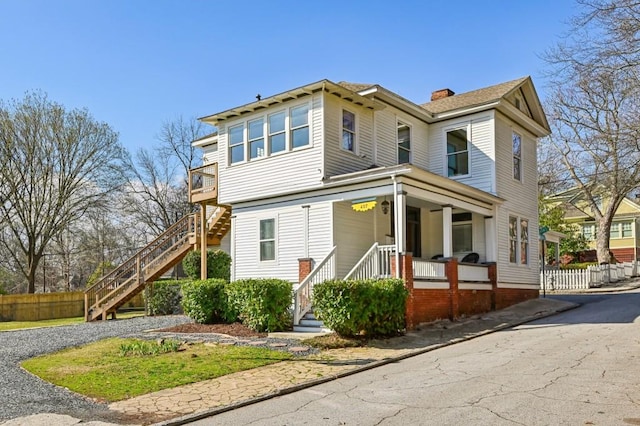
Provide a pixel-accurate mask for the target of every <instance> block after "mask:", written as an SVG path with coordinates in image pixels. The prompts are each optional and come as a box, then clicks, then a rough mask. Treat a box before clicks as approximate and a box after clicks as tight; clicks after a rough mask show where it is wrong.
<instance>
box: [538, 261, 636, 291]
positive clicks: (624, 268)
mask: <svg viewBox="0 0 640 426" xmlns="http://www.w3.org/2000/svg"><path fill="white" fill-rule="evenodd" d="M636 275H638V262H637V261H636V262H625V263H618V264H615V265H600V266H597V265H596V266H589V267H588V268H587V269H552V270H545V271H544V274H543V273H542V272H540V289H541V290H542V289H543V288H546V290H547V291H554V290H586V289H588V288H591V287H600V286H602V285H603V284H607V283H616V282H618V281H621V280H624V279H627V278H630V277H633V276H636Z"/></svg>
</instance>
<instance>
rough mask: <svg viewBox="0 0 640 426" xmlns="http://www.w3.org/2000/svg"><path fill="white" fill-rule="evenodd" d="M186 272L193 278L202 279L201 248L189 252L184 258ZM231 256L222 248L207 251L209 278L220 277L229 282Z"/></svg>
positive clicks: (183, 265)
mask: <svg viewBox="0 0 640 426" xmlns="http://www.w3.org/2000/svg"><path fill="white" fill-rule="evenodd" d="M182 267H183V268H184V273H185V274H187V276H188V277H189V278H191V279H192V280H199V279H200V250H195V251H191V252H189V253H187V255H186V256H185V258H184V259H183V260H182ZM230 277H231V256H229V254H228V253H225V252H224V251H222V250H208V251H207V278H219V279H222V280H225V281H226V282H229V278H230Z"/></svg>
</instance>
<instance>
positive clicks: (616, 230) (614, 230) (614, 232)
mask: <svg viewBox="0 0 640 426" xmlns="http://www.w3.org/2000/svg"><path fill="white" fill-rule="evenodd" d="M620 225H621V224H620V223H612V224H611V231H610V232H609V238H620Z"/></svg>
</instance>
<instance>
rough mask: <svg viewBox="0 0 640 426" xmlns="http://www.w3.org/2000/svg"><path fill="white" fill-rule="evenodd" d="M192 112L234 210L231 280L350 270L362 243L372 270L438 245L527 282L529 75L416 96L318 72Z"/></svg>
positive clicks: (531, 152)
mask: <svg viewBox="0 0 640 426" xmlns="http://www.w3.org/2000/svg"><path fill="white" fill-rule="evenodd" d="M201 120H202V121H203V122H205V123H208V124H211V125H212V126H215V127H216V128H217V133H215V134H213V135H210V136H209V137H206V138H203V139H201V140H199V141H196V142H195V145H196V146H200V147H202V148H203V150H204V161H205V168H207V166H209V170H214V169H212V168H211V166H212V165H213V164H216V165H217V166H216V167H215V171H214V172H211V174H210V175H209V177H210V178H213V176H214V175H215V179H216V180H217V185H216V186H217V188H216V189H217V204H218V205H224V206H227V207H228V208H230V211H231V226H230V232H228V233H227V234H226V235H225V236H224V238H223V239H222V247H223V248H224V249H225V250H228V251H229V252H230V254H231V256H232V259H233V264H232V279H240V278H255V277H277V278H282V279H286V280H289V281H291V282H292V283H294V285H297V284H299V282H300V281H301V280H300V278H301V274H302V275H303V276H306V275H307V273H308V272H309V270H313V269H317V267H318V266H324V265H325V264H326V263H328V262H329V261H330V262H331V264H332V265H333V266H331V267H327V266H325V269H327V270H328V272H327V271H325V272H324V275H327V274H328V276H334V277H337V278H343V277H345V276H349V277H351V276H354V273H355V272H356V271H352V269H353V268H354V266H356V264H358V262H360V261H364V260H363V256H364V255H365V254H366V253H369V257H370V260H369V264H370V265H372V266H370V268H375V270H374V272H373V274H374V275H375V274H378V275H381V274H384V272H385V271H384V268H385V267H384V264H385V261H387V259H388V261H389V262H391V263H393V262H395V261H396V260H397V259H395V257H396V256H397V255H399V254H403V253H411V254H412V256H413V259H414V261H416V262H419V261H420V260H424V261H425V263H424V264H423V265H422V266H421V265H420V264H419V263H416V267H417V269H418V270H414V275H416V276H417V275H420V276H424V278H426V279H428V278H429V276H430V274H432V273H433V268H431V267H430V266H429V262H430V261H432V260H435V259H440V258H451V257H457V258H458V260H463V259H464V260H465V261H471V262H478V263H487V262H495V264H496V265H497V281H498V284H497V285H498V287H499V288H510V289H515V290H528V291H530V292H531V293H530V294H531V295H534V294H535V295H537V289H538V271H539V269H538V253H537V251H538V210H537V168H536V141H537V138H539V137H543V136H546V135H548V134H549V132H550V130H549V125H548V123H547V121H546V118H545V115H544V112H543V110H542V107H541V105H540V102H539V99H538V97H537V94H536V91H535V88H534V86H533V83H532V81H531V79H530V78H529V77H525V78H520V79H517V80H513V81H509V82H506V83H502V84H498V85H495V86H491V87H487V88H483V89H479V90H475V91H472V92H467V93H463V94H459V95H455V94H454V92H452V91H451V90H449V89H444V90H439V91H436V92H433V94H432V97H431V102H428V103H425V104H417V103H413V102H411V101H409V100H407V99H405V98H403V97H401V96H399V95H397V94H395V93H393V92H392V91H390V90H388V89H386V88H384V87H382V86H379V85H372V84H354V83H346V82H340V83H334V82H331V81H328V80H322V81H319V82H316V83H311V84H308V85H305V86H302V87H298V88H295V89H292V90H289V91H286V92H283V93H281V94H278V95H274V96H270V97H268V98H263V99H258V100H256V101H255V102H251V103H248V104H246V105H242V106H239V107H235V108H232V109H229V110H226V111H222V112H219V113H216V114H212V115H209V116H206V117H203V118H202V119H201ZM373 252H375V253H377V254H375V255H372V253H373ZM385 253H387V254H388V257H386V256H387V254H385ZM471 253H474V254H472V255H470V256H467V255H469V254H471ZM476 254H477V255H476ZM372 256H373V257H377V260H375V261H373V260H371V259H372V258H373V257H372ZM465 256H467V257H466V258H465ZM305 261H306V262H307V263H306V266H301V262H305ZM323 261H325V262H324V264H323V265H321V263H323ZM374 263H377V265H373V264H374ZM361 264H362V262H361ZM332 268H333V269H332ZM362 268H364V267H363V266H361V269H362ZM350 272H352V273H351V274H350ZM357 272H358V276H363V274H364V273H363V272H362V271H357ZM386 272H387V273H388V272H389V271H388V270H387V271H386ZM365 275H366V274H365ZM436 275H437V271H436ZM440 275H442V273H440ZM323 277H324V276H323Z"/></svg>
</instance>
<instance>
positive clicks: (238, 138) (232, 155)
mask: <svg viewBox="0 0 640 426" xmlns="http://www.w3.org/2000/svg"><path fill="white" fill-rule="evenodd" d="M241 161H244V126H243V125H242V124H241V125H239V126H233V127H230V128H229V162H230V163H231V164H233V163H239V162H241Z"/></svg>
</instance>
